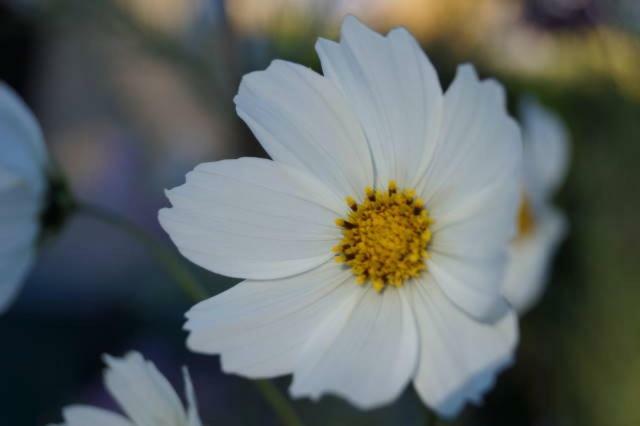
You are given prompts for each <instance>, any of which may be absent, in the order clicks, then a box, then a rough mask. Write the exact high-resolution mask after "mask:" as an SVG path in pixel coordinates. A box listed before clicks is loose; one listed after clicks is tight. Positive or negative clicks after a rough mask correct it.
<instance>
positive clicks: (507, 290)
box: [503, 208, 568, 314]
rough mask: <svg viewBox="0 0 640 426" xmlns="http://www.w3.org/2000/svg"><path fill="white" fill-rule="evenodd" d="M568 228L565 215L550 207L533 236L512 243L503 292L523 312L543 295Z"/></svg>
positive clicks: (537, 225) (539, 218)
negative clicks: (554, 259)
mask: <svg viewBox="0 0 640 426" xmlns="http://www.w3.org/2000/svg"><path fill="white" fill-rule="evenodd" d="M567 228H568V225H567V220H566V218H565V217H564V215H563V214H562V213H560V212H559V211H557V210H555V209H552V208H548V209H546V210H545V211H544V212H543V213H541V214H540V215H539V217H538V221H537V223H536V228H535V229H534V231H533V234H532V235H527V236H524V237H521V238H518V239H516V240H515V241H514V242H513V243H512V244H511V249H510V252H509V265H508V267H507V273H506V276H505V281H504V288H503V293H504V295H505V297H506V298H507V299H508V300H509V302H510V303H511V305H512V306H513V307H514V308H515V309H516V310H517V311H518V312H519V313H521V314H522V313H525V312H526V311H527V310H529V309H530V308H531V307H532V306H533V305H534V304H535V303H536V302H537V301H538V299H539V298H540V296H541V295H542V292H543V290H544V287H545V284H546V282H547V280H548V272H549V267H550V264H551V259H552V257H553V255H554V253H555V251H556V248H557V247H558V245H559V244H560V242H561V241H562V240H563V239H564V238H565V236H566V234H567Z"/></svg>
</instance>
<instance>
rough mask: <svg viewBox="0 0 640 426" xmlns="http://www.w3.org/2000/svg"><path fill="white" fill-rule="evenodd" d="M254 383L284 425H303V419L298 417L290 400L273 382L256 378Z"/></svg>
mask: <svg viewBox="0 0 640 426" xmlns="http://www.w3.org/2000/svg"><path fill="white" fill-rule="evenodd" d="M254 383H255V385H256V387H257V388H258V390H259V391H260V393H261V394H262V397H263V398H264V399H265V400H266V401H267V402H268V403H269V404H270V405H271V407H272V408H273V410H274V411H275V412H276V414H277V415H278V417H279V418H280V421H281V422H282V424H283V425H285V426H302V424H303V423H302V420H300V418H299V417H298V414H297V413H296V412H295V410H294V409H293V407H292V406H291V403H290V402H289V400H288V399H287V398H285V397H284V396H282V393H281V392H280V391H279V390H278V388H277V387H276V386H275V385H274V384H273V383H272V382H270V381H269V380H256V381H255V382H254Z"/></svg>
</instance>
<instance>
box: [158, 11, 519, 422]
mask: <svg viewBox="0 0 640 426" xmlns="http://www.w3.org/2000/svg"><path fill="white" fill-rule="evenodd" d="M316 50H317V52H318V54H319V56H320V60H321V63H322V70H323V73H324V75H320V74H318V73H315V72H314V71H312V70H310V69H308V68H306V67H303V66H300V65H296V64H292V63H288V62H284V61H274V62H273V63H272V64H271V66H269V67H268V68H267V69H266V70H265V71H259V72H253V73H250V74H248V75H246V76H245V77H244V78H243V80H242V82H241V84H240V89H239V93H238V95H237V97H236V98H235V103H236V107H237V112H238V114H239V116H240V117H241V118H242V119H243V120H244V121H245V122H246V123H247V124H248V125H249V127H250V128H251V130H252V131H253V133H254V135H255V136H256V137H257V139H258V140H259V142H260V143H261V144H262V146H263V148H264V149H265V150H266V151H267V153H268V154H269V156H270V157H271V158H272V160H267V159H259V158H240V159H236V160H224V161H218V162H214V163H207V164H202V165H200V166H198V167H196V168H195V170H193V171H192V172H191V173H189V174H188V175H187V179H186V183H185V184H184V185H182V186H179V187H177V188H175V189H173V190H170V191H168V192H167V195H168V197H169V199H170V201H171V203H172V206H173V207H172V208H168V209H163V210H161V211H160V214H159V218H160V223H161V224H162V226H163V228H164V229H165V230H166V231H167V232H168V233H169V235H170V236H171V238H172V240H173V241H174V242H175V244H176V245H177V247H178V249H179V250H180V252H181V253H182V254H183V255H184V256H186V257H187V258H188V259H190V260H191V261H193V262H194V263H196V264H198V265H200V266H202V267H204V268H206V269H208V270H210V271H213V272H216V273H220V274H223V275H227V276H230V277H237V278H243V279H245V281H243V282H241V283H240V284H238V285H236V286H235V287H233V288H231V289H230V290H228V291H226V292H223V293H222V294H220V295H218V296H216V297H213V298H211V299H209V300H206V301H203V302H201V303H199V304H197V305H196V306H194V307H193V308H192V309H191V310H190V311H189V312H188V313H187V317H188V322H187V323H186V325H185V327H186V329H187V330H189V332H190V335H189V338H188V342H187V344H188V346H189V348H191V349H192V350H194V351H196V352H200V353H206V354H220V355H221V360H222V368H223V370H224V371H226V372H229V373H236V374H239V375H242V376H245V377H249V378H265V377H274V376H280V375H284V374H289V373H293V382H292V384H291V387H290V393H291V395H292V396H294V397H310V398H313V399H318V398H320V397H321V396H322V395H324V394H335V395H339V396H341V397H344V398H346V399H347V400H349V401H350V402H351V403H353V404H354V405H356V406H357V407H360V408H363V409H369V408H373V407H378V406H381V405H384V404H387V403H389V402H391V401H393V400H394V399H395V398H396V397H397V396H398V395H400V393H401V392H402V391H403V389H405V387H406V386H407V385H408V384H409V383H410V382H413V384H414V386H415V388H416V390H417V392H418V394H419V395H420V397H421V398H422V399H423V400H424V402H425V403H426V404H428V405H429V406H430V407H432V408H433V409H435V410H436V411H437V412H438V413H439V414H440V415H442V416H451V415H454V414H456V413H457V412H458V411H459V410H460V408H461V407H462V406H463V405H464V403H465V402H467V401H473V402H479V401H480V399H481V397H482V395H483V393H484V392H485V391H486V390H487V389H488V388H489V387H490V386H491V385H492V383H493V381H494V378H495V375H496V374H497V372H499V371H500V370H501V369H502V368H504V367H505V366H506V365H508V364H509V362H510V361H511V359H512V355H513V352H514V347H515V345H516V342H517V340H518V332H517V323H516V318H515V315H514V313H513V312H512V311H511V309H510V307H509V305H508V303H506V301H505V300H504V299H503V297H502V296H501V284H502V280H503V272H504V267H505V262H506V252H507V246H508V243H509V241H511V239H512V238H513V236H514V234H515V216H516V210H517V206H518V202H519V196H520V188H519V184H518V183H519V182H520V175H519V173H520V167H521V158H520V157H521V154H522V153H521V149H522V148H521V141H520V133H519V129H518V126H517V124H515V122H514V121H513V120H512V119H511V118H510V117H509V116H508V115H507V112H506V110H505V99H504V93H503V89H502V87H501V86H500V85H499V84H498V83H497V82H496V81H493V80H485V81H480V80H479V79H478V77H477V75H476V73H475V71H474V69H473V67H472V66H469V65H465V66H461V67H460V68H459V69H458V71H457V74H456V77H455V80H454V81H453V83H452V84H451V86H450V87H449V88H448V89H447V91H446V93H443V91H442V89H441V86H440V83H439V81H438V76H437V74H436V72H435V70H434V68H433V66H432V65H431V63H430V62H429V59H428V58H427V57H426V55H425V54H424V53H423V52H422V50H421V49H420V47H419V45H418V44H417V42H416V41H415V39H413V37H412V36H411V35H410V34H409V33H408V32H407V31H406V30H404V29H395V30H393V31H391V32H390V33H389V34H388V35H387V36H381V35H379V34H377V33H375V32H373V31H371V30H370V29H368V28H367V27H365V26H364V25H363V24H362V23H360V22H359V21H358V20H357V19H356V18H354V17H347V18H346V19H345V21H344V23H343V26H342V40H341V41H340V43H335V42H332V41H328V40H323V39H320V40H319V41H318V43H317V45H316Z"/></svg>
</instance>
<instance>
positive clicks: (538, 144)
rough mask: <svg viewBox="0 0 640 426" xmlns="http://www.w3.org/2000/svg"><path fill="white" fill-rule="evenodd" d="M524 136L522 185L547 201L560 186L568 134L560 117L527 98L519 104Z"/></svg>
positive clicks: (565, 170) (567, 160)
mask: <svg viewBox="0 0 640 426" xmlns="http://www.w3.org/2000/svg"><path fill="white" fill-rule="evenodd" d="M520 115H521V116H522V131H523V138H524V142H525V143H524V161H525V185H526V187H527V190H528V191H531V192H532V194H531V195H532V196H534V198H536V201H538V199H540V198H541V199H542V200H541V201H546V200H547V199H548V198H549V197H551V195H552V194H553V193H554V192H555V191H556V190H557V189H558V188H559V187H560V185H561V184H562V182H563V181H564V179H565V177H566V175H567V171H568V168H569V135H568V131H567V128H566V127H565V126H564V124H563V123H562V121H561V120H560V118H559V117H558V116H556V115H554V114H553V113H551V112H550V111H548V110H546V109H544V108H543V107H542V106H541V105H540V104H539V103H538V102H536V101H534V100H533V99H528V100H525V101H523V102H522V104H521V106H520Z"/></svg>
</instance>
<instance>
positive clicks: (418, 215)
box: [333, 181, 433, 292]
mask: <svg viewBox="0 0 640 426" xmlns="http://www.w3.org/2000/svg"><path fill="white" fill-rule="evenodd" d="M347 204H348V205H349V208H350V209H351V211H350V212H349V214H348V216H347V217H346V218H344V219H337V220H336V224H337V225H338V226H339V227H340V228H341V229H342V241H340V243H339V244H338V245H336V246H335V247H334V248H333V251H334V252H335V253H336V261H337V262H339V263H344V264H346V265H348V266H349V267H351V269H352V271H353V273H354V275H355V276H356V277H357V282H358V283H359V284H364V283H366V282H368V281H371V283H372V285H373V287H374V288H375V289H376V291H378V292H381V291H382V290H384V288H385V287H386V286H388V285H391V286H394V287H401V286H402V285H403V284H404V282H405V281H406V280H407V279H410V278H413V277H416V276H418V275H419V274H420V273H421V272H422V271H423V270H424V269H425V268H426V266H425V260H426V259H427V258H428V257H429V254H428V253H427V247H428V245H429V242H430V241H431V230H430V229H429V225H431V224H432V223H433V220H432V219H431V218H430V217H429V212H428V211H427V209H425V205H424V201H423V200H421V199H420V198H417V197H416V193H415V191H414V190H413V189H407V190H404V191H399V190H398V188H397V185H396V183H395V182H394V181H390V182H389V185H388V188H387V190H386V191H383V190H379V189H378V190H374V189H372V188H367V189H366V190H365V199H364V201H363V202H362V203H360V204H358V203H357V202H356V200H354V199H353V198H351V197H347Z"/></svg>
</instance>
